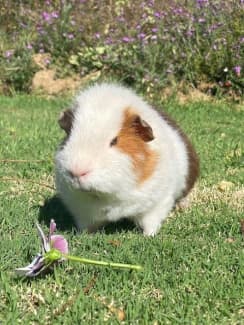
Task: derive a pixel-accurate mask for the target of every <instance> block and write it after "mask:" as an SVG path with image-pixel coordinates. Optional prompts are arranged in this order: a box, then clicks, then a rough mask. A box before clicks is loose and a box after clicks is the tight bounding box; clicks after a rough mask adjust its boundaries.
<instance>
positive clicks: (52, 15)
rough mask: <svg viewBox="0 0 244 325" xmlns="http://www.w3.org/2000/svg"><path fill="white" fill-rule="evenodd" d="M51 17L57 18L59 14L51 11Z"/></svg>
mask: <svg viewBox="0 0 244 325" xmlns="http://www.w3.org/2000/svg"><path fill="white" fill-rule="evenodd" d="M51 17H52V18H58V17H59V14H58V13H57V11H53V12H52V13H51Z"/></svg>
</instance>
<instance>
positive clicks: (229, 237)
mask: <svg viewBox="0 0 244 325" xmlns="http://www.w3.org/2000/svg"><path fill="white" fill-rule="evenodd" d="M66 105H67V100H65V99H59V100H58V99H56V100H47V99H43V98H37V97H31V96H25V95H22V96H15V97H13V98H8V97H0V112H1V119H0V179H1V181H0V238H1V251H0V276H1V279H0V323H1V324H18V323H24V322H25V323H26V324H102V323H104V322H105V321H107V323H109V324H118V323H120V322H124V324H154V325H156V324H204V325H205V324H241V322H242V321H243V315H244V300H243V292H244V283H243V255H242V256H241V254H242V235H241V231H240V220H241V219H242V218H243V212H244V206H243V187H242V185H241V184H243V182H244V173H243V142H241V141H243V139H242V137H243V134H242V132H241V129H242V128H243V111H241V110H238V109H236V107H235V106H230V105H227V104H224V103H189V104H187V105H185V106H180V105H179V104H177V103H175V102H169V103H166V105H165V109H166V110H167V111H168V112H170V113H171V115H172V116H173V117H175V118H176V119H177V120H178V121H179V122H180V124H181V125H182V126H183V128H184V129H185V130H186V131H187V133H188V134H189V135H190V137H191V138H192V140H193V142H194V144H195V146H196V149H197V151H198V152H199V155H200V158H201V178H200V179H199V182H198V184H197V187H196V189H195V190H194V191H193V194H192V201H193V202H192V205H191V207H190V208H189V209H186V210H184V211H180V210H175V211H174V212H173V213H172V216H171V217H170V218H168V220H167V221H166V223H165V224H164V226H163V228H162V230H161V231H160V233H159V234H158V235H157V236H156V237H155V238H145V237H143V236H142V234H141V233H140V232H139V231H138V230H137V229H136V228H134V227H133V226H131V225H127V224H126V223H124V222H122V223H119V224H118V225H116V226H109V227H107V228H106V229H105V230H103V231H100V232H98V233H97V234H95V235H88V234H82V235H81V234H76V233H75V231H74V229H73V228H72V223H71V221H70V219H69V217H68V214H67V213H66V212H65V210H64V209H63V207H62V206H61V205H60V202H59V201H58V199H57V198H56V197H55V190H53V189H52V186H53V160H52V159H53V155H54V152H55V149H56V147H57V145H58V143H59V142H60V141H61V139H62V136H63V134H62V133H61V131H60V130H59V128H58V126H57V123H56V118H57V116H58V113H59V111H60V110H61V109H62V108H64V107H66ZM9 159H13V160H16V161H9ZM18 160H24V162H23V161H22V162H21V161H18ZM25 161H26V162H25ZM223 180H225V181H229V182H231V183H228V184H229V185H231V186H229V187H227V188H225V189H222V190H221V187H220V185H219V184H220V182H222V181H223ZM48 186H50V187H48ZM241 200H242V201H241ZM52 217H54V218H55V220H56V222H57V226H58V229H60V233H62V234H64V235H65V236H66V238H67V239H68V241H69V244H70V251H71V254H73V255H78V256H83V257H87V258H93V259H101V260H102V259H103V260H108V261H109V260H112V261H115V262H121V263H123V262H124V263H135V264H142V265H143V266H144V271H143V272H127V271H121V270H112V269H108V268H99V267H94V266H87V265H80V264H75V263H73V264H71V263H70V264H65V265H62V266H59V267H57V268H56V269H55V271H54V274H49V275H47V276H45V277H41V278H37V279H35V280H32V281H29V280H21V279H18V278H16V277H15V276H14V273H13V270H14V268H15V267H20V266H24V265H26V264H28V263H29V262H30V260H31V257H32V256H33V255H34V254H35V253H37V252H38V250H39V241H38V238H37V235H36V233H37V232H36V227H35V222H36V221H39V222H40V223H41V224H42V226H43V228H44V229H45V230H46V231H47V229H48V228H47V227H48V223H49V220H50V218H52Z"/></svg>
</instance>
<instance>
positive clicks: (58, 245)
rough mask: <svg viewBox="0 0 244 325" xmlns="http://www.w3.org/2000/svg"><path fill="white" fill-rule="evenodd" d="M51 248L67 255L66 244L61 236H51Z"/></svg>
mask: <svg viewBox="0 0 244 325" xmlns="http://www.w3.org/2000/svg"><path fill="white" fill-rule="evenodd" d="M51 247H52V248H55V249H57V250H59V251H60V252H61V253H63V254H68V252H69V249H68V242H67V240H66V239H65V238H64V236H62V235H53V236H51Z"/></svg>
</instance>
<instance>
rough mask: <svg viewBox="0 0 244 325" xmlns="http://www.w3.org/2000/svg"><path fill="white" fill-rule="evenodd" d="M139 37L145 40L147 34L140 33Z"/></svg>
mask: <svg viewBox="0 0 244 325" xmlns="http://www.w3.org/2000/svg"><path fill="white" fill-rule="evenodd" d="M137 37H138V38H139V39H142V40H143V39H144V38H145V37H146V34H145V33H139V34H138V35H137Z"/></svg>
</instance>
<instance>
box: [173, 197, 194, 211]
mask: <svg viewBox="0 0 244 325" xmlns="http://www.w3.org/2000/svg"><path fill="white" fill-rule="evenodd" d="M190 207H191V199H190V198H189V196H187V197H184V198H183V199H181V200H180V201H179V202H177V204H176V209H177V210H185V209H189V208H190Z"/></svg>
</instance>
